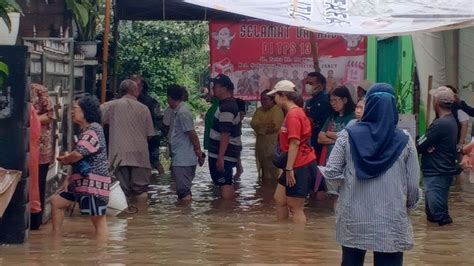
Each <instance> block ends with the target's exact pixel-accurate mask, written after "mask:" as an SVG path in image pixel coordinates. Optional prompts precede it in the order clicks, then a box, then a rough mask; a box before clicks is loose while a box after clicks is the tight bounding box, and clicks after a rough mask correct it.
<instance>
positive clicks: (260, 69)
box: [209, 21, 367, 100]
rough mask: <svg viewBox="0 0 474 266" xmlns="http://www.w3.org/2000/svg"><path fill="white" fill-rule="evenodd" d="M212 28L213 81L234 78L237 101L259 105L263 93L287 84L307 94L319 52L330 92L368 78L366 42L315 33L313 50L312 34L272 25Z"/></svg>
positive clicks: (257, 23) (213, 24)
mask: <svg viewBox="0 0 474 266" xmlns="http://www.w3.org/2000/svg"><path fill="white" fill-rule="evenodd" d="M209 27H210V30H209V32H210V48H211V68H212V69H211V76H213V77H214V76H216V75H217V74H219V73H224V74H226V75H228V76H229V77H230V78H231V79H232V81H233V82H234V85H235V88H236V90H235V92H234V93H235V96H236V97H239V98H242V99H244V100H258V99H259V95H260V93H261V92H262V91H263V90H266V89H271V88H273V86H274V85H275V84H276V83H277V82H278V81H280V80H283V79H288V80H291V81H292V82H293V83H295V85H296V86H297V89H298V90H299V91H300V92H301V93H303V94H306V92H305V84H304V79H305V77H306V76H307V74H308V73H309V72H312V71H314V64H313V55H314V53H313V50H312V49H313V47H317V49H318V55H319V57H318V58H319V66H320V68H321V73H322V74H323V75H325V76H326V77H327V81H328V89H329V90H330V89H333V88H334V87H336V86H339V85H348V84H351V85H352V86H348V87H352V88H353V87H355V86H357V84H358V83H359V82H361V81H362V80H363V79H364V74H365V54H366V43H367V40H366V38H365V37H362V36H358V35H348V36H340V35H333V34H323V33H315V37H316V44H317V45H316V46H313V45H311V39H312V34H311V33H310V32H308V31H305V30H303V29H300V28H296V27H291V26H286V25H280V24H275V23H271V22H263V21H253V22H252V21H249V22H211V23H210V24H209ZM312 46H313V47H312ZM352 90H353V89H352ZM351 93H355V91H354V90H353V91H352V92H351Z"/></svg>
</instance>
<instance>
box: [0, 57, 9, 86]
mask: <svg viewBox="0 0 474 266" xmlns="http://www.w3.org/2000/svg"><path fill="white" fill-rule="evenodd" d="M8 75H10V72H9V70H8V66H7V64H5V63H3V62H2V61H0V90H1V89H3V85H4V84H5V83H6V81H7V79H8Z"/></svg>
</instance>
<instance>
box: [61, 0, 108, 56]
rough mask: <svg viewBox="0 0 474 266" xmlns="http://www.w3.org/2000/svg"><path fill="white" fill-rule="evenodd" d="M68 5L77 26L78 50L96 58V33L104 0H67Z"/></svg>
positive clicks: (76, 44) (76, 45)
mask: <svg viewBox="0 0 474 266" xmlns="http://www.w3.org/2000/svg"><path fill="white" fill-rule="evenodd" d="M66 6H67V8H68V9H69V10H70V11H71V12H72V15H73V17H74V21H75V22H76V26H77V37H76V43H75V47H76V48H77V50H76V51H77V52H79V53H82V54H84V56H85V57H86V58H94V57H95V56H96V54H97V41H96V35H97V26H98V25H99V21H100V10H101V8H102V0H66Z"/></svg>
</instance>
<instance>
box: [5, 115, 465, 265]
mask: <svg viewBox="0 0 474 266" xmlns="http://www.w3.org/2000/svg"><path fill="white" fill-rule="evenodd" d="M247 122H248V121H247ZM244 135H245V138H244V146H245V148H244V152H243V157H242V158H243V161H244V169H245V173H244V175H243V176H242V177H241V180H240V182H238V183H237V184H236V188H237V192H238V197H237V199H236V201H235V202H234V203H230V204H229V203H225V202H222V201H220V200H219V199H218V194H217V191H216V190H215V189H214V188H213V185H212V184H211V181H210V178H209V175H208V173H207V168H206V167H203V168H200V169H199V170H198V174H197V176H196V179H195V182H194V187H193V193H194V195H193V197H194V202H193V203H192V204H191V205H189V206H182V205H179V204H177V203H176V196H175V194H174V187H173V182H171V181H170V179H169V177H163V178H158V179H157V180H156V186H155V189H156V190H157V191H158V195H154V196H153V199H152V200H149V201H148V202H145V199H142V200H143V202H139V203H138V208H139V210H138V213H136V214H124V215H122V216H120V217H114V218H109V219H108V223H109V229H110V240H109V241H108V242H107V243H97V242H96V241H95V240H94V239H93V228H92V225H91V223H90V222H89V220H88V219H87V218H83V217H80V216H78V215H75V216H73V217H71V218H67V219H66V221H65V224H64V233H63V236H62V237H58V238H52V237H51V235H50V230H51V226H50V224H48V225H45V226H43V227H42V229H41V230H40V231H38V232H31V234H30V238H29V241H28V243H27V244H24V245H22V246H4V247H0V265H70V264H83V265H96V264H104V265H125V264H128V265H133V264H137V265H138V264H198V265H203V264H206V265H208V264H212V265H215V264H319V265H338V264H339V265H340V256H341V252H340V247H339V246H338V244H337V243H336V242H335V240H334V238H335V236H334V222H335V219H334V215H333V211H332V208H331V207H330V206H331V204H329V203H328V202H319V203H317V204H310V205H309V206H308V207H307V208H306V214H307V216H308V224H307V225H306V226H305V227H304V228H302V227H298V226H295V225H293V224H291V223H278V222H277V221H276V218H275V210H274V207H273V202H272V196H273V191H274V188H275V186H276V182H267V183H265V184H261V183H259V182H258V180H257V177H256V170H255V160H254V157H253V152H254V151H253V142H254V138H253V137H252V131H251V130H250V129H249V128H248V127H246V128H244ZM465 180H466V181H462V182H461V184H456V185H455V186H453V187H452V192H451V197H450V207H451V216H452V217H453V219H454V224H452V225H449V226H445V227H439V226H437V225H433V224H429V223H427V222H426V220H425V216H424V213H423V211H422V210H421V209H420V210H419V211H417V212H416V213H415V214H414V215H413V216H412V221H413V225H414V233H415V241H416V246H415V248H414V250H412V251H409V252H407V253H405V265H474V256H473V254H474V233H473V228H474V222H473V221H474V194H473V192H474V184H470V183H468V181H467V178H465ZM372 261H373V260H372V255H371V254H368V256H367V260H366V263H367V265H371V264H372Z"/></svg>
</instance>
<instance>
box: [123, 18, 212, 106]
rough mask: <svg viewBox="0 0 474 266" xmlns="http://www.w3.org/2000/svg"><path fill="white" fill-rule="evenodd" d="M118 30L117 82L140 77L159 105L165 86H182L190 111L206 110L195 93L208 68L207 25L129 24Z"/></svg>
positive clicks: (201, 23)
mask: <svg viewBox="0 0 474 266" xmlns="http://www.w3.org/2000/svg"><path fill="white" fill-rule="evenodd" d="M119 30H120V42H119V60H118V64H119V71H118V72H119V78H120V79H124V78H127V77H128V76H129V75H130V74H133V73H138V74H141V75H142V76H143V77H144V78H145V79H146V80H147V81H148V82H149V84H150V88H151V91H150V92H151V93H150V94H151V96H152V97H155V98H157V99H160V101H161V103H164V99H165V96H166V88H167V87H168V86H170V85H172V84H179V85H182V86H185V87H186V88H187V89H188V91H189V96H190V97H189V102H188V103H189V104H190V105H191V107H192V108H193V110H195V111H203V109H205V106H206V105H205V103H204V102H203V101H202V100H201V99H200V98H199V97H198V90H199V86H200V84H203V83H202V82H200V81H201V80H202V78H201V77H202V75H203V73H207V70H208V64H209V52H208V49H207V44H208V25H207V23H205V22H128V23H126V24H122V25H120V28H119Z"/></svg>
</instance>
